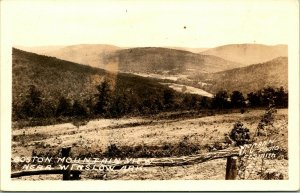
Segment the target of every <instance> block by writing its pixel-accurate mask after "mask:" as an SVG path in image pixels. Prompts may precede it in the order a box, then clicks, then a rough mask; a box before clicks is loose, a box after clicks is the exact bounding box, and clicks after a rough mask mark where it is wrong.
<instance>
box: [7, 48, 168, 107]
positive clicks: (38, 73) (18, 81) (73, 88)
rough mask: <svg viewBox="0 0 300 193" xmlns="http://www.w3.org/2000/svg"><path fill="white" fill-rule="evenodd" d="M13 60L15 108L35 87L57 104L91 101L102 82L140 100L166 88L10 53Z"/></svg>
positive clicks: (149, 81)
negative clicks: (106, 82)
mask: <svg viewBox="0 0 300 193" xmlns="http://www.w3.org/2000/svg"><path fill="white" fill-rule="evenodd" d="M12 59H13V61H12V77H13V82H12V90H13V103H14V105H20V104H21V103H22V102H23V101H24V100H25V96H26V93H27V91H28V88H29V85H35V86H36V87H37V88H38V90H40V91H41V92H42V95H43V97H44V98H45V99H46V100H48V101H51V102H53V103H57V100H58V99H59V98H60V97H61V96H64V97H66V98H69V99H71V100H79V101H83V100H88V99H90V98H93V97H95V94H96V93H97V90H96V86H97V85H99V84H100V83H101V82H102V81H103V80H104V78H107V79H109V80H110V81H111V82H112V83H113V84H112V86H113V88H112V90H114V91H116V92H118V91H121V90H126V91H128V92H130V93H131V94H133V96H134V97H140V98H142V99H143V98H147V97H151V96H153V97H155V96H159V95H161V94H162V92H163V90H165V89H166V88H167V87H166V86H164V85H161V84H159V83H158V82H156V81H154V80H152V79H149V78H143V77H139V76H135V75H131V74H122V73H118V74H114V73H109V72H107V71H105V70H103V69H99V68H93V67H90V66H86V65H80V64H76V63H72V62H68V61H64V60H60V59H57V58H54V57H47V56H41V55H38V54H33V53H29V52H25V51H21V50H18V49H13V52H12ZM145 88H147V89H145Z"/></svg>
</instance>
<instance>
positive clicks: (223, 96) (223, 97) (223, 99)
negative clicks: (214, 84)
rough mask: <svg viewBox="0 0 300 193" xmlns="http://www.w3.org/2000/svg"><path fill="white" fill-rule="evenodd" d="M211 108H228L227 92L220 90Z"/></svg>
mask: <svg viewBox="0 0 300 193" xmlns="http://www.w3.org/2000/svg"><path fill="white" fill-rule="evenodd" d="M212 103H213V107H214V108H219V109H225V108H228V107H229V96H228V94H227V91H225V90H221V91H219V92H217V94H216V95H215V96H214V98H213V101H212Z"/></svg>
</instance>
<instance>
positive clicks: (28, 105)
mask: <svg viewBox="0 0 300 193" xmlns="http://www.w3.org/2000/svg"><path fill="white" fill-rule="evenodd" d="M41 96H42V93H41V91H39V90H38V89H37V88H36V86H35V85H30V86H29V90H28V94H27V95H26V100H25V101H24V103H23V105H22V107H21V108H22V114H24V115H25V116H26V117H38V116H39V115H40V113H39V112H38V109H39V107H40V105H41V103H42V97H41Z"/></svg>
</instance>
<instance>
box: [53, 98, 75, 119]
mask: <svg viewBox="0 0 300 193" xmlns="http://www.w3.org/2000/svg"><path fill="white" fill-rule="evenodd" d="M71 110H72V105H71V103H70V101H69V100H68V99H66V98H65V97H64V96H61V97H60V99H59V101H58V105H57V108H56V116H70V115H71Z"/></svg>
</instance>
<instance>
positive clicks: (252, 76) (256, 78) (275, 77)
mask: <svg viewBox="0 0 300 193" xmlns="http://www.w3.org/2000/svg"><path fill="white" fill-rule="evenodd" d="M199 81H201V82H205V83H206V84H205V85H204V86H203V87H202V89H204V90H206V91H210V92H212V93H216V92H217V91H219V90H221V89H225V90H227V91H229V92H232V91H234V90H238V91H242V92H243V93H244V94H246V93H249V92H252V91H257V90H259V89H261V88H263V87H266V86H272V87H281V86H283V87H284V88H285V89H288V58H287V57H279V58H276V59H273V60H271V61H268V62H265V63H260V64H254V65H250V66H247V67H243V68H236V69H232V70H227V71H223V72H218V73H211V74H204V75H202V76H200V78H199Z"/></svg>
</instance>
